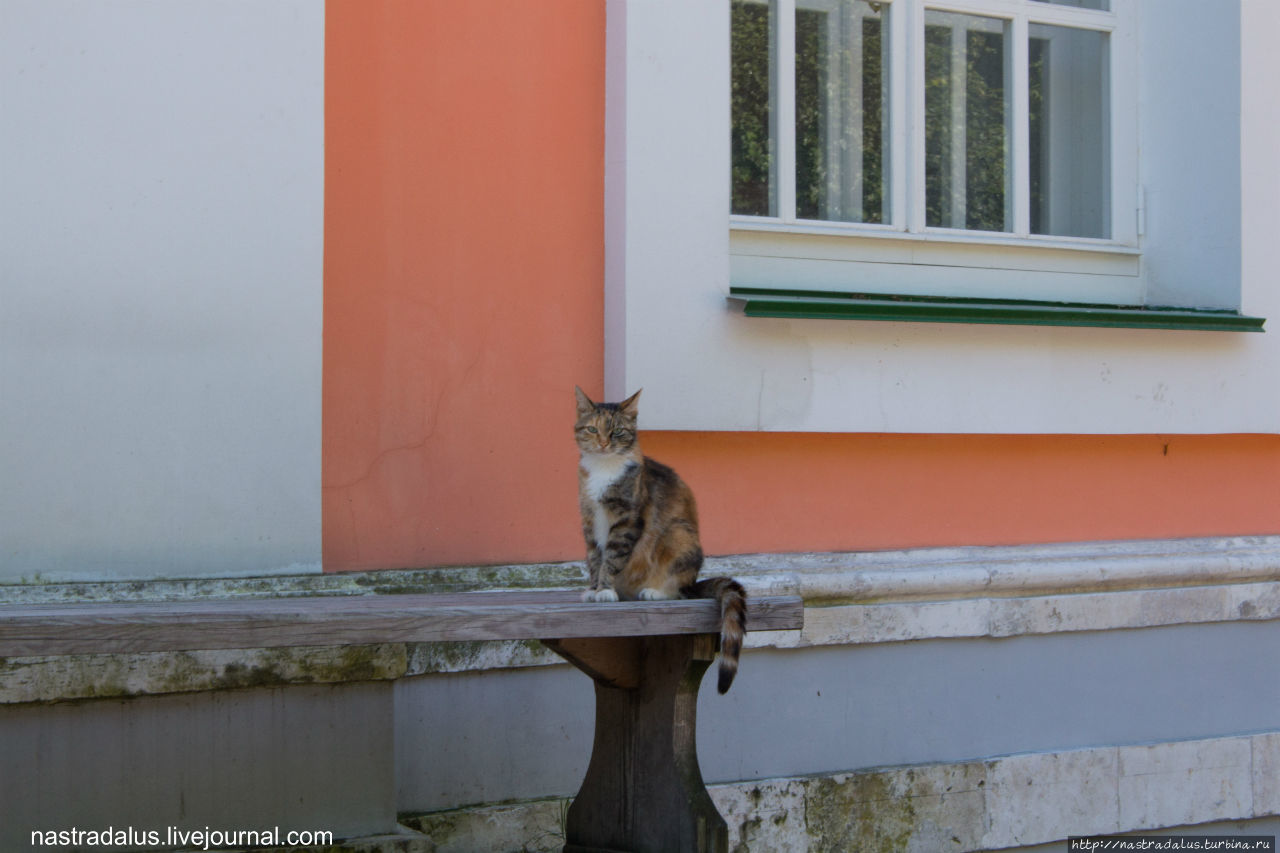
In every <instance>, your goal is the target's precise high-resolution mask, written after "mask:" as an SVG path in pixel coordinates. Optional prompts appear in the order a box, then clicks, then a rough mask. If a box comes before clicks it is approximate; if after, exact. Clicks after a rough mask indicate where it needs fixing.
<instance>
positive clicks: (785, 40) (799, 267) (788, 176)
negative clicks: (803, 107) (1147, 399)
mask: <svg viewBox="0 0 1280 853" xmlns="http://www.w3.org/2000/svg"><path fill="white" fill-rule="evenodd" d="M775 2H776V4H777V5H776V7H775V14H776V16H777V33H776V38H777V42H776V44H775V45H773V51H772V52H773V54H774V56H775V57H776V67H775V69H773V73H774V74H776V75H777V76H776V79H775V87H776V89H775V90H776V103H775V109H776V110H777V112H778V116H777V120H776V127H777V131H776V132H777V143H776V144H777V147H776V154H775V158H774V170H773V171H774V173H775V175H776V183H777V186H776V191H777V199H776V204H777V207H776V211H777V213H778V215H777V216H775V217H767V216H750V215H741V214H730V216H729V228H730V235H731V236H730V251H731V254H732V255H733V256H734V259H733V264H734V276H733V277H734V279H735V282H734V283H735V284H742V285H745V286H771V287H782V288H786V287H788V286H793V287H795V288H796V289H815V288H816V289H835V290H858V291H864V292H871V293H876V292H883V293H911V294H916V295H930V296H956V297H1003V298H1010V299H1019V298H1022V299H1052V300H1065V301H1078V302H1114V303H1117V304H1136V303H1141V302H1142V301H1143V294H1142V286H1141V281H1140V279H1139V263H1140V255H1141V250H1142V247H1141V237H1142V234H1141V222H1140V219H1141V211H1140V210H1139V199H1140V198H1141V191H1140V188H1139V167H1138V141H1137V136H1138V133H1137V120H1136V115H1137V103H1138V86H1139V84H1138V80H1137V77H1138V75H1137V61H1136V50H1137V47H1136V36H1135V29H1136V25H1135V18H1136V8H1135V3H1134V0H1112V2H1111V11H1106V12H1104V11H1098V10H1092V9H1082V8H1076V7H1072V6H1063V5H1057V4H1051V3H1046V2H1038V0H884V5H883V8H884V13H885V17H886V22H887V27H888V35H889V39H890V48H889V66H888V68H886V72H887V74H888V76H889V87H888V88H889V99H888V100H889V111H888V113H889V115H888V122H889V127H890V130H889V150H888V151H887V152H886V158H887V159H888V161H889V164H888V171H889V176H890V180H889V196H890V204H889V221H888V222H887V223H885V224H875V223H860V222H838V221H822V220H810V219H800V218H798V217H797V216H796V186H795V159H796V138H795V11H796V7H797V5H798V4H797V0H775ZM926 10H936V11H940V12H946V13H956V14H964V15H978V16H982V17H987V18H998V19H1001V20H1004V21H1008V22H1009V25H1010V29H1011V33H1010V50H1011V51H1012V63H1011V77H1012V80H1011V89H1012V93H1011V98H1010V101H1011V109H1012V116H1011V145H1010V164H1009V165H1010V189H1011V195H1012V200H1011V206H1012V225H1013V228H1012V230H1011V231H1007V232H992V231H971V230H965V229H959V228H945V227H929V226H927V225H926V223H925V215H926V204H925V145H924V126H925V91H924V85H923V80H924V73H925V71H924V56H925V50H924V47H925V45H924V39H925V25H924V15H925V12H926ZM1032 24H1047V25H1052V26H1061V27H1071V28H1075V29H1084V30H1093V31H1099V32H1104V33H1106V34H1107V35H1108V39H1109V49H1110V55H1111V65H1110V74H1109V86H1110V89H1109V93H1108V98H1109V113H1110V121H1109V130H1110V170H1111V182H1110V188H1109V192H1110V212H1109V220H1110V231H1111V234H1110V237H1108V238H1105V239H1099V238H1089V237H1064V236H1052V235H1038V234H1032V233H1031V215H1030V208H1031V198H1030V130H1029V104H1028V79H1027V68H1028V62H1029V59H1028V33H1029V30H1030V27H1031V25H1032ZM833 238H834V239H833ZM840 238H843V239H840ZM849 238H857V239H849ZM904 241H905V244H904ZM975 250H977V251H975ZM984 250H985V251H984ZM780 258H790V259H792V260H793V261H800V260H801V259H803V261H801V262H799V263H791V264H780V263H779V261H778V259H780ZM904 258H907V259H908V260H907V262H908V263H910V264H912V265H914V266H916V267H918V268H920V269H918V270H917V272H918V273H920V274H918V275H911V274H909V273H906V272H905V271H904V270H902V269H900V268H896V269H893V270H892V273H893V274H890V275H884V274H883V273H885V272H887V271H889V268H885V267H881V268H879V269H876V268H870V269H868V268H862V267H850V266H848V265H849V264H850V263H854V264H862V263H868V264H886V263H888V264H894V263H900V262H902V261H903V259H904ZM805 261H807V262H808V263H806V262H805ZM784 267H786V268H789V270H788V271H785V272H784V271H783V269H782V268H784ZM924 267H946V268H949V270H948V273H947V274H944V275H941V276H932V275H928V274H925V272H924V270H923V268H924ZM964 268H969V269H973V270H975V271H983V270H1018V271H1019V272H1021V273H1030V274H1032V275H1030V276H1029V277H1028V276H1021V277H1020V278H1019V281H1018V283H1017V284H1016V285H1015V286H1013V287H1012V288H1010V287H1009V286H1008V285H1007V284H1006V283H1001V282H997V281H995V280H993V279H992V278H991V277H990V276H984V275H981V274H977V275H973V276H964V275H962V274H960V270H961V269H964ZM868 273H869V274H868ZM877 273H880V274H877ZM1037 274H1039V275H1037ZM1099 276H1102V277H1101V278H1100V277H1099ZM846 279H847V280H849V281H855V282H859V284H858V285H856V286H849V285H846V286H841V285H840V281H842V280H846Z"/></svg>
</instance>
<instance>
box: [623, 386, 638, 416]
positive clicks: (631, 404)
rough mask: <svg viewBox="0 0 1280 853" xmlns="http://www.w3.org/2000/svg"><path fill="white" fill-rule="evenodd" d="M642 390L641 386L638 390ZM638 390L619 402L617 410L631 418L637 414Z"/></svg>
mask: <svg viewBox="0 0 1280 853" xmlns="http://www.w3.org/2000/svg"><path fill="white" fill-rule="evenodd" d="M643 390H644V389H643V388H641V389H640V391H643ZM640 391H637V392H636V393H634V394H632V395H631V396H630V397H628V398H627V399H625V400H623V401H622V402H621V403H619V404H618V411H620V412H622V413H623V414H624V415H626V416H627V417H631V418H634V417H635V416H636V415H637V414H639V412H640Z"/></svg>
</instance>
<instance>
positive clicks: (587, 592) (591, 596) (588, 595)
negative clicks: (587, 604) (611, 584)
mask: <svg viewBox="0 0 1280 853" xmlns="http://www.w3.org/2000/svg"><path fill="white" fill-rule="evenodd" d="M582 600H583V601H595V600H596V591H595V590H594V589H584V590H583V591H582Z"/></svg>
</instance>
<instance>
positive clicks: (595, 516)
mask: <svg viewBox="0 0 1280 853" xmlns="http://www.w3.org/2000/svg"><path fill="white" fill-rule="evenodd" d="M632 464H633V462H632V460H631V459H629V458H628V457H626V456H599V455H595V454H583V455H582V470H583V471H584V472H585V473H586V475H587V476H586V478H585V479H584V480H583V483H582V488H583V491H584V492H585V493H586V496H587V497H588V498H589V499H590V500H591V503H592V504H593V507H592V509H593V513H592V518H591V526H592V531H591V532H592V533H593V534H594V538H595V540H596V547H598V548H599V549H600V550H601V552H603V551H604V550H605V546H606V545H608V544H609V514H608V513H607V512H605V509H604V504H602V503H600V499H601V498H602V497H604V493H605V492H606V491H608V489H609V487H610V486H612V485H613V484H614V483H616V482H617V481H618V480H619V479H621V477H622V476H623V475H624V474H625V473H626V472H627V468H628V467H630V466H631V465H632Z"/></svg>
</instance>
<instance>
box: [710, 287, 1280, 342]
mask: <svg viewBox="0 0 1280 853" xmlns="http://www.w3.org/2000/svg"><path fill="white" fill-rule="evenodd" d="M729 300H730V301H731V302H740V303H742V307H743V312H744V313H745V314H746V315H747V316H748V317H787V318H809V319H821V320H894V321H898V322H913V323H998V324H1002V325H1010V326H1103V327H1107V328H1116V329H1194V330H1197V331H1208V332H1261V331H1263V328H1262V324H1263V323H1265V322H1266V319H1265V318H1263V317H1248V316H1245V315H1243V314H1241V313H1239V312H1238V311H1219V310H1208V309H1199V308H1150V307H1144V306H1139V305H1132V306H1131V305H1092V304H1087V303H1076V302H1037V301H1033V300H1019V299H953V298H948V297H933V296H892V295H886V294H876V293H840V292H835V291H824V290H776V289H772V288H764V287H731V288H729Z"/></svg>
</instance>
